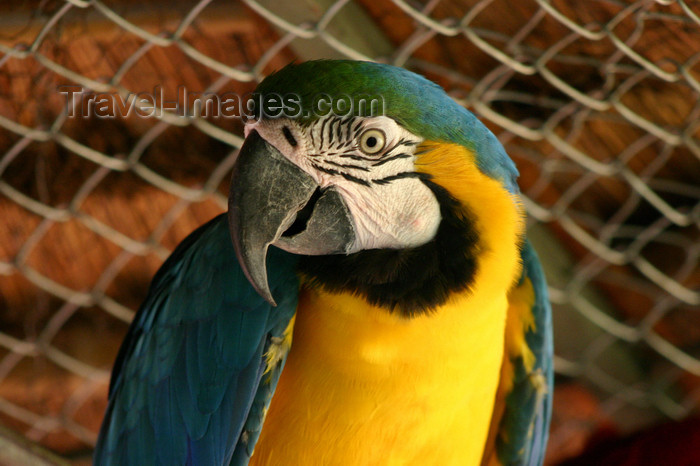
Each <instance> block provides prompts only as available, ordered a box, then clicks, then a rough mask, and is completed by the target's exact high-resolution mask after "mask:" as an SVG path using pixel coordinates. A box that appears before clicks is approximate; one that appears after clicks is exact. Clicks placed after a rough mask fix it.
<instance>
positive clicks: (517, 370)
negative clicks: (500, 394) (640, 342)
mask: <svg viewBox="0 0 700 466" xmlns="http://www.w3.org/2000/svg"><path fill="white" fill-rule="evenodd" d="M521 256H522V261H523V275H522V278H521V279H520V284H522V283H523V282H524V281H525V279H529V280H530V283H531V284H532V287H533V290H534V294H535V300H534V303H533V305H532V308H531V309H532V316H533V317H534V326H533V327H532V328H530V329H529V330H528V331H526V333H525V341H526V342H527V346H528V347H529V348H530V351H532V353H533V355H534V356H535V363H534V365H533V367H532V368H531V370H527V369H526V367H525V364H524V361H523V359H522V358H520V357H518V358H515V359H512V360H511V362H512V363H513V368H514V378H513V388H512V390H511V391H510V393H508V394H507V395H506V399H505V403H506V408H505V411H504V413H503V417H502V418H501V422H500V426H499V432H498V436H497V438H496V454H497V457H498V459H499V461H500V462H501V464H504V465H528V466H529V465H541V464H542V463H543V462H544V457H545V452H546V446H547V439H548V433H549V421H550V417H551V412H552V391H553V389H554V375H553V364H552V358H553V343H552V312H551V308H550V304H549V297H548V293H547V283H546V281H545V277H544V272H543V271H542V266H541V265H540V261H539V259H538V257H537V254H536V253H535V250H534V249H533V247H532V245H531V244H530V243H529V242H528V241H526V242H525V244H524V245H523V249H522V251H521Z"/></svg>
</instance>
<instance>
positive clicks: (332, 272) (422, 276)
mask: <svg viewBox="0 0 700 466" xmlns="http://www.w3.org/2000/svg"><path fill="white" fill-rule="evenodd" d="M422 181H423V182H424V183H425V184H426V185H427V186H428V188H430V190H431V191H432V192H433V194H434V195H435V197H436V198H437V200H438V202H439V204H440V213H441V215H442V221H441V223H440V226H439V227H438V231H437V233H436V234H435V238H433V239H432V240H431V241H429V242H428V243H426V244H423V245H421V246H418V247H414V248H409V249H371V250H365V251H360V252H357V253H354V254H350V255H329V256H303V257H302V259H301V261H300V271H301V273H302V274H304V275H305V276H306V277H307V278H308V279H309V283H310V285H311V286H320V287H322V288H324V289H326V290H327V291H330V292H349V293H353V294H356V295H359V296H362V297H364V298H365V299H366V300H367V301H368V302H370V303H371V304H374V305H378V306H381V307H385V308H387V310H389V311H391V312H400V313H401V314H402V315H404V316H405V317H412V316H416V315H420V314H423V313H428V312H430V311H431V310H432V309H435V308H436V307H437V306H440V305H441V304H444V303H445V302H446V301H447V300H448V299H449V297H450V296H451V295H452V294H454V293H459V292H462V291H465V290H467V289H468V288H469V287H470V286H471V285H472V283H473V281H474V277H475V275H476V270H477V265H478V261H477V258H478V256H479V255H480V254H481V253H482V250H481V246H480V242H479V235H478V231H477V226H476V221H475V219H474V218H473V215H472V214H471V213H470V212H469V211H468V210H466V208H465V207H464V206H463V205H462V204H461V203H460V202H459V201H457V200H456V199H455V198H453V197H452V196H451V195H450V194H449V193H448V192H447V191H446V190H445V189H444V188H442V187H441V186H438V185H437V184H435V183H433V182H432V181H430V180H427V179H422Z"/></svg>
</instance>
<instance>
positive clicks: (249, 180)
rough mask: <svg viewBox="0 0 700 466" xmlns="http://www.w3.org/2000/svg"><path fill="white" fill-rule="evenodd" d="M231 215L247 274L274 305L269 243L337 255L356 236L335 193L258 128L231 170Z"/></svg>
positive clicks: (238, 252) (303, 251)
mask: <svg viewBox="0 0 700 466" xmlns="http://www.w3.org/2000/svg"><path fill="white" fill-rule="evenodd" d="M300 211H303V212H300ZM228 218H229V229H230V232H231V238H232V240H233V246H234V248H235V250H236V255H237V257H238V261H239V263H240V265H241V268H242V269H243V272H244V273H245V275H246V277H248V280H249V281H250V283H251V284H252V285H253V287H254V288H255V290H256V291H257V292H258V293H259V294H260V295H261V296H262V297H263V298H265V300H267V301H268V302H269V303H271V304H273V305H275V301H274V299H273V297H272V293H271V291H270V287H269V284H268V280H267V269H266V264H265V259H266V256H267V249H268V247H269V246H270V244H275V245H277V246H279V247H281V248H282V249H285V250H287V251H290V252H293V253H297V254H333V253H347V252H348V251H349V250H350V249H351V247H352V244H353V243H354V240H355V234H354V228H353V226H352V221H351V216H350V213H349V211H348V209H347V207H346V205H345V203H344V201H343V199H342V197H341V196H340V195H339V194H338V193H337V191H335V190H334V189H327V190H325V191H321V190H320V188H319V186H318V184H317V183H316V181H314V179H313V178H312V177H311V176H310V175H308V174H307V173H305V172H304V171H303V170H301V169H300V168H299V167H297V166H296V165H294V164H293V163H292V162H290V161H289V160H288V159H287V158H286V157H284V155H282V154H281V153H280V152H279V151H278V150H277V149H276V148H275V147H274V146H272V145H271V144H269V143H268V142H267V141H265V140H264V139H263V138H262V137H261V136H260V135H259V134H258V132H257V131H255V130H253V131H252V132H251V133H250V134H249V135H248V137H247V138H246V140H245V142H244V144H243V146H242V147H241V150H240V152H239V155H238V159H237V160H236V164H235V165H234V168H233V176H232V179H231V190H230V193H229V212H228Z"/></svg>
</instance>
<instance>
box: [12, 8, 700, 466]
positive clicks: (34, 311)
mask: <svg viewBox="0 0 700 466" xmlns="http://www.w3.org/2000/svg"><path fill="white" fill-rule="evenodd" d="M314 58H351V59H358V60H377V61H381V62H386V63H391V64H395V65H398V66H404V67H406V68H409V69H411V70H414V71H416V72H419V73H421V74H424V75H426V76H427V77H429V78H430V79H433V80H434V81H436V82H438V83H439V84H440V85H442V86H443V87H444V88H445V89H446V90H447V91H448V92H449V93H450V95H452V96H453V97H454V98H455V100H457V101H458V102H460V103H462V104H463V105H465V106H466V107H468V108H470V109H471V110H472V111H474V112H475V113H477V115H478V116H480V117H481V118H482V119H483V120H484V121H485V122H486V123H487V125H488V126H489V127H490V128H491V129H492V130H493V131H494V132H495V133H496V135H497V136H498V137H499V139H500V140H501V141H502V142H503V143H504V145H505V147H506V150H507V151H508V152H509V154H511V156H512V157H513V158H514V159H515V161H516V163H517V164H518V166H519V168H520V171H521V180H520V181H521V187H522V189H523V192H524V193H525V202H526V207H527V209H528V212H529V215H530V222H529V227H530V233H531V236H532V238H533V240H534V242H535V244H536V246H537V248H538V250H539V251H540V254H541V256H542V258H543V262H544V264H545V267H546V270H547V275H548V280H549V283H550V292H551V297H552V302H553V305H554V312H555V315H554V320H555V327H556V336H555V342H556V353H557V356H556V361H555V363H556V371H557V388H556V392H555V413H554V422H553V427H552V441H551V444H550V449H551V451H550V456H549V461H550V462H554V461H557V460H560V459H562V458H565V457H566V456H569V455H572V454H575V453H576V452H577V451H579V450H580V449H581V448H582V446H583V442H585V440H586V438H587V437H588V436H589V435H590V434H591V433H592V432H593V431H595V430H597V429H599V428H601V427H605V426H614V427H615V428H617V429H620V430H621V431H629V430H632V429H636V428H639V427H642V426H644V425H648V424H651V423H655V422H659V421H661V420H663V419H666V418H671V419H681V418H684V417H686V416H688V415H689V414H691V413H693V412H695V411H697V408H698V406H699V405H700V291H699V290H700V270H699V269H698V257H699V256H700V99H699V97H700V5H699V4H698V3H692V2H685V1H682V0H677V1H672V0H667V1H661V0H659V1H651V0H641V1H636V2H628V1H617V0H591V1H587V2H580V1H575V0H524V1H521V2H509V1H505V0H482V1H467V0H464V1H457V0H452V1H448V0H445V1H432V0H431V1H418V0H411V1H403V0H393V1H389V0H354V1H351V0H338V1H332V0H306V1H299V0H297V1H290V2H286V3H283V2H275V1H273V0H245V1H243V2H240V3H239V2H234V1H231V0H227V1H221V0H213V1H212V0H202V1H199V2H197V1H194V0H190V1H185V0H179V1H175V2H168V1H164V0H149V1H136V0H111V1H104V0H93V1H88V0H41V1H39V0H35V1H25V2H5V4H2V5H0V424H4V425H6V426H7V427H9V428H10V429H12V430H15V431H17V432H20V433H21V434H22V435H24V436H25V437H26V438H28V439H29V440H31V441H33V442H36V443H40V444H43V445H44V446H47V447H49V448H51V449H53V450H55V451H57V452H59V453H61V454H63V455H64V456H66V457H68V458H71V459H73V460H75V461H88V460H87V459H86V458H89V453H90V450H91V448H92V446H93V445H94V443H95V440H96V433H97V430H98V428H99V423H100V420H101V416H102V411H103V410H104V408H105V405H106V390H107V384H108V379H109V371H110V368H111V364H112V363H113V361H114V357H115V355H116V351H117V349H118V346H119V343H120V341H121V338H122V337H123V335H124V333H125V331H126V328H127V325H128V323H129V321H130V320H131V318H132V317H133V314H134V311H135V309H137V307H138V305H139V303H140V302H141V300H142V299H143V298H144V296H145V294H146V290H147V286H148V283H149V281H150V278H151V276H152V275H153V273H154V272H155V270H156V269H157V267H158V266H159V264H160V263H162V261H163V260H164V259H165V258H166V257H167V256H168V254H169V252H170V251H171V250H172V249H173V248H174V246H175V245H176V244H177V243H178V242H179V241H180V240H181V239H182V238H183V237H184V236H185V235H186V234H187V233H189V231H191V230H192V229H194V228H195V227H196V226H198V225H199V224H201V223H203V222H205V221H206V220H208V219H209V218H211V217H212V216H213V215H215V214H217V213H219V212H222V211H224V210H225V208H226V191H227V184H228V177H229V171H230V168H231V166H232V163H233V161H234V159H235V155H236V151H237V149H238V147H239V146H240V144H241V142H242V124H241V121H240V120H238V119H235V118H223V117H222V116H221V115H217V114H210V113H211V112H201V111H200V110H202V108H198V107H196V106H189V110H187V109H185V107H186V105H185V104H187V103H188V102H189V101H190V100H191V99H193V98H196V94H195V95H194V97H193V94H192V92H193V91H194V92H198V93H203V94H206V93H219V94H220V93H224V92H235V93H237V94H238V95H242V94H244V93H245V92H250V91H252V90H253V89H254V87H255V85H256V83H257V82H259V81H260V80H261V79H262V78H263V77H264V76H265V75H266V74H267V73H269V72H271V71H272V70H274V69H278V68H280V67H282V66H284V65H285V64H287V63H289V62H290V61H292V60H295V59H296V60H307V59H314ZM140 93H141V94H140ZM146 95H149V96H153V98H152V100H151V101H150V104H151V105H150V107H153V106H162V105H161V104H162V103H165V102H170V103H172V102H176V103H177V104H176V105H174V106H171V108H169V109H166V110H164V111H160V112H158V111H155V112H154V111H153V109H152V108H150V107H149V101H148V99H146V100H144V98H145V96H146ZM100 102H102V103H100ZM105 102H106V103H105ZM153 104H157V105H153ZM100 105H102V107H100ZM100 112H102V113H100ZM107 117H110V118H107Z"/></svg>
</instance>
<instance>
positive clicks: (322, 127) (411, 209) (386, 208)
mask: <svg viewBox="0 0 700 466" xmlns="http://www.w3.org/2000/svg"><path fill="white" fill-rule="evenodd" d="M285 127H286V128H287V130H288V132H289V135H290V136H291V138H293V140H294V141H295V142H296V146H294V145H292V144H291V143H290V140H289V138H288V137H287V136H285V130H284V128H285ZM253 130H255V131H257V132H258V134H259V135H260V136H261V137H262V138H263V139H265V140H266V141H267V142H268V143H269V144H271V145H273V146H274V147H275V148H276V149H277V150H279V151H280V152H281V153H282V154H283V155H284V156H285V157H287V159H289V160H290V161H291V162H292V163H294V164H295V165H297V166H298V167H299V168H301V169H302V170H304V171H305V172H306V173H308V174H309V175H310V176H311V177H312V178H313V179H314V180H315V181H316V182H317V183H318V184H319V186H320V187H321V188H322V189H323V188H328V187H334V188H335V189H336V190H337V191H338V192H339V193H340V194H341V196H342V197H343V199H344V201H345V203H346V205H347V207H348V209H349V210H350V213H351V215H352V218H353V223H354V228H355V236H356V238H355V244H354V245H353V247H352V248H351V249H350V251H349V252H357V251H360V250H364V249H383V248H394V249H399V248H409V247H415V246H419V245H421V244H424V243H426V242H428V241H430V240H431V239H432V238H433V237H434V236H435V233H436V231H437V228H438V226H439V224H440V220H441V216H440V206H439V204H438V202H437V199H436V198H435V196H434V195H433V193H432V192H431V191H430V189H429V188H428V187H427V186H426V185H425V184H424V183H423V182H422V181H421V180H420V179H418V178H417V177H416V175H415V167H414V160H415V156H414V155H413V153H414V151H415V149H416V146H417V144H418V143H420V142H421V138H419V137H417V136H415V135H413V134H411V133H410V132H408V131H406V130H405V129H403V128H402V127H401V126H399V125H398V124H397V123H396V122H395V121H394V120H392V119H391V118H388V117H385V116H379V117H371V118H360V117H353V118H340V117H334V116H328V117H325V118H323V119H320V120H317V121H316V122H314V123H312V124H310V125H306V126H302V125H300V124H299V123H298V122H297V121H296V120H292V119H287V118H279V119H267V120H256V121H251V122H249V123H247V124H246V126H245V135H246V136H248V134H249V133H250V132H251V131H253ZM382 136H383V139H384V141H383V142H382Z"/></svg>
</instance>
